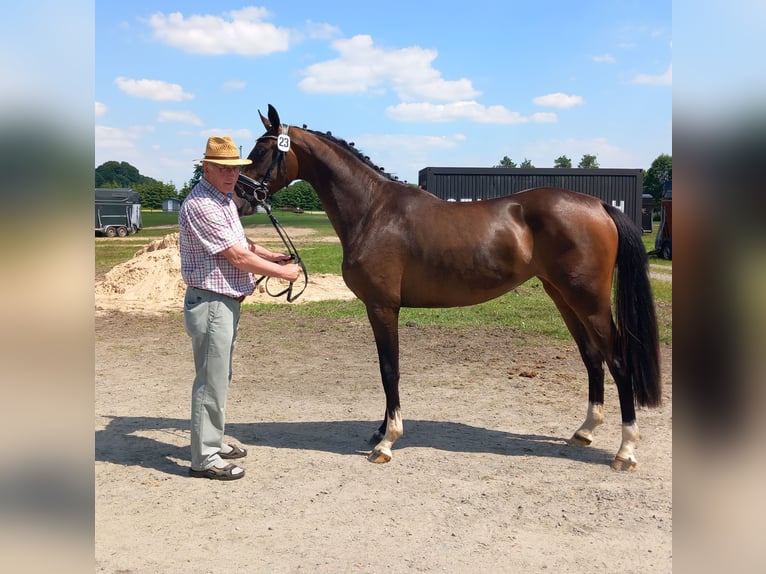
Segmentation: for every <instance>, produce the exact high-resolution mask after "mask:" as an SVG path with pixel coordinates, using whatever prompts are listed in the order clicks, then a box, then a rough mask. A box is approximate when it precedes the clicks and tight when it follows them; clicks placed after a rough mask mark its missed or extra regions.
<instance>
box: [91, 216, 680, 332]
mask: <svg viewBox="0 0 766 574" xmlns="http://www.w3.org/2000/svg"><path fill="white" fill-rule="evenodd" d="M275 216H276V217H277V219H278V220H279V221H280V223H281V224H282V225H284V226H285V227H309V228H311V229H315V230H316V231H317V233H318V234H319V235H322V236H333V235H335V231H334V230H333V228H332V226H331V225H330V222H329V221H328V220H327V217H326V216H325V215H324V214H313V213H302V214H296V213H290V212H284V213H283V212H277V213H275ZM142 218H143V222H144V229H142V230H141V231H140V232H139V233H138V234H136V235H132V236H130V237H127V238H123V239H118V238H115V239H98V240H96V250H95V251H96V277H101V276H103V274H104V273H106V271H108V270H109V269H111V267H113V266H114V265H117V264H119V263H122V262H124V261H126V260H128V259H130V258H131V257H133V255H134V254H135V253H136V251H138V250H139V249H140V248H141V247H143V246H144V245H146V244H147V243H149V242H150V241H152V240H153V239H156V238H158V237H163V236H164V235H166V234H168V233H169V232H170V233H172V232H174V231H176V229H168V228H167V227H165V226H175V225H177V224H178V218H177V215H176V214H171V213H162V212H148V213H147V212H144V213H143V214H142ZM242 221H243V224H244V225H245V227H247V226H252V225H267V226H270V225H271V224H270V222H269V219H268V216H267V215H266V214H255V215H251V216H248V217H245V218H243V220H242ZM149 222H152V225H153V226H154V227H152V226H150V225H149ZM158 226H159V227H158ZM655 234H656V231H655V232H653V233H651V234H644V236H643V239H644V244H645V245H646V246H647V251H649V250H651V249H653V248H654V236H655ZM267 246H268V247H270V248H273V249H279V248H280V247H281V245H280V244H279V242H278V241H277V242H274V243H269V244H267ZM296 247H297V248H298V251H299V253H300V255H301V257H302V258H303V260H304V262H305V264H306V267H307V269H308V270H309V275H311V274H315V273H334V274H340V268H341V262H342V249H341V246H340V245H339V244H337V243H327V242H306V243H301V242H299V243H298V244H297V245H296ZM650 262H651V263H652V264H654V263H660V264H665V265H668V266H670V265H671V262H670V261H665V260H663V259H659V258H651V260H650ZM652 288H653V291H654V296H655V302H656V304H657V314H658V321H659V329H660V340H661V342H663V343H666V344H671V343H672V338H673V324H672V286H671V284H670V283H668V282H665V281H658V280H652ZM248 307H251V308H255V309H257V310H258V312H259V313H281V314H285V315H286V316H293V317H297V318H299V317H316V316H321V317H330V318H357V319H360V320H366V311H365V308H364V305H363V304H362V303H361V302H360V301H358V300H353V301H317V302H311V303H304V304H301V305H277V304H259V305H253V306H248ZM399 319H400V323H401V324H407V323H409V324H416V325H423V326H429V325H431V326H449V327H453V328H463V327H481V326H486V327H508V328H512V329H517V330H519V331H525V332H529V333H534V334H539V335H545V336H549V337H553V338H556V339H564V340H566V339H570V338H571V336H570V335H569V332H568V331H567V329H566V327H565V325H564V322H563V320H562V319H561V316H560V315H559V313H558V310H557V309H556V307H555V306H554V305H553V302H552V301H551V300H550V298H549V297H548V296H547V294H546V293H545V291H544V289H543V287H542V284H541V283H540V281H539V280H537V279H531V280H530V281H527V282H526V283H525V284H523V285H521V286H519V287H518V288H516V289H514V290H513V291H511V292H510V293H507V294H505V295H503V296H502V297H498V298H497V299H494V300H492V301H488V302H486V303H482V304H480V305H474V306H471V307H452V308H447V309H407V308H405V309H402V310H401V312H400V315H399Z"/></svg>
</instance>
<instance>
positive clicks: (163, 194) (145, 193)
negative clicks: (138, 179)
mask: <svg viewBox="0 0 766 574" xmlns="http://www.w3.org/2000/svg"><path fill="white" fill-rule="evenodd" d="M132 187H133V191H135V192H137V193H138V195H139V196H141V207H142V208H144V209H161V208H162V200H163V199H167V198H174V197H178V190H176V186H175V185H173V184H172V183H162V182H161V181H157V180H152V181H148V182H145V183H139V184H138V185H134V186H132Z"/></svg>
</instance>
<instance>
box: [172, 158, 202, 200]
mask: <svg viewBox="0 0 766 574" xmlns="http://www.w3.org/2000/svg"><path fill="white" fill-rule="evenodd" d="M201 179H202V162H200V163H198V164H195V166H194V174H193V175H192V177H191V179H190V180H189V181H187V182H186V183H185V184H184V186H183V187H182V188H181V191H179V192H178V199H180V200H181V201H183V200H184V199H186V196H187V195H189V194H190V193H191V190H192V189H194V186H195V185H197V184H198V183H199V180H201Z"/></svg>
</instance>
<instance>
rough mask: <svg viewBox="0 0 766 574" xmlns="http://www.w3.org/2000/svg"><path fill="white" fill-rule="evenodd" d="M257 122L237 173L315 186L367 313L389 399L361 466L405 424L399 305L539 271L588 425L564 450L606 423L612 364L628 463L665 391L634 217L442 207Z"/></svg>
mask: <svg viewBox="0 0 766 574" xmlns="http://www.w3.org/2000/svg"><path fill="white" fill-rule="evenodd" d="M258 114H259V116H260V117H261V121H262V123H263V125H264V127H265V128H266V132H265V133H264V134H263V135H262V136H261V137H259V138H258V139H257V141H256V143H255V147H254V148H253V149H252V151H251V152H250V154H249V155H248V158H249V159H250V160H252V164H251V165H248V166H245V167H244V168H243V170H242V175H243V176H245V178H243V179H246V178H251V181H252V180H255V181H256V182H260V185H262V189H265V188H268V193H269V194H271V193H276V192H277V191H278V190H280V189H282V188H283V187H285V186H286V185H288V184H289V183H290V182H292V181H294V180H296V179H302V180H305V181H307V182H309V183H310V184H311V185H312V186H313V188H314V189H315V190H316V193H317V195H318V196H319V199H320V201H321V202H322V205H323V207H324V209H325V212H326V213H327V217H328V218H329V220H330V222H331V223H332V226H333V228H334V229H335V232H336V233H337V235H338V237H339V238H340V242H341V244H342V247H343V263H342V272H343V279H344V281H345V283H346V285H347V286H348V287H349V289H351V291H352V292H353V293H354V294H355V295H356V296H357V297H358V298H359V299H360V300H361V301H362V302H363V303H364V305H365V306H366V309H367V317H368V319H369V322H370V325H371V327H372V331H373V334H374V337H375V344H376V347H377V352H378V363H379V368H380V375H381V378H382V382H383V390H384V392H385V397H386V409H385V414H384V418H383V422H382V424H381V425H380V427H379V428H378V429H377V431H376V432H375V434H374V435H373V437H372V439H371V444H375V443H377V444H375V446H374V448H373V450H372V452H371V453H370V454H369V457H368V460H370V461H371V462H378V463H380V462H388V461H390V460H391V457H392V451H391V449H392V446H393V444H394V443H395V442H396V440H397V439H398V438H399V437H401V436H402V434H403V430H404V429H403V425H402V415H401V408H400V403H399V330H398V329H399V311H400V309H401V308H402V307H456V306H466V305H474V304H477V303H482V302H485V301H488V300H490V299H494V298H496V297H498V296H500V295H503V294H504V293H507V292H508V291H510V290H511V289H514V288H515V287H517V286H519V285H520V284H522V283H524V282H525V281H527V280H528V279H530V278H532V277H537V278H539V280H540V281H541V282H542V284H543V287H544V288H545V291H546V293H547V294H548V295H549V296H550V298H551V299H552V300H553V302H554V303H555V305H556V307H557V308H558V310H559V312H560V313H561V316H562V317H563V319H564V322H565V324H566V326H567V328H568V329H569V332H570V333H571V334H572V337H573V338H574V340H575V342H576V344H577V347H578V349H579V352H580V355H581V357H582V360H583V363H584V364H585V369H586V371H587V373H588V406H587V412H586V417H585V421H584V422H583V423H582V425H581V426H580V427H579V428H578V429H577V430H576V431H575V433H574V435H573V436H572V438H571V439H570V440H569V442H570V444H575V445H582V446H586V445H590V444H591V442H592V441H593V433H594V430H595V429H596V427H598V426H599V425H600V424H602V423H603V422H604V363H606V365H607V367H608V368H609V371H610V373H611V374H612V377H613V378H614V381H615V383H616V385H617V392H618V396H619V403H620V410H621V414H622V442H621V444H620V448H619V450H618V451H617V454H616V456H615V458H614V461H613V462H612V467H613V468H615V469H617V470H633V469H634V468H636V465H637V461H636V456H635V452H634V451H635V447H636V443H637V441H638V439H639V432H638V425H637V423H636V412H635V406H636V404H637V405H639V406H647V407H655V406H658V405H660V403H661V394H662V389H661V382H660V361H659V337H658V329H657V319H656V315H655V307H654V299H653V296H652V292H651V286H650V282H649V273H648V258H647V255H646V250H645V248H644V245H643V242H642V239H641V230H639V229H638V227H637V226H636V225H635V224H634V223H633V221H632V220H630V219H629V218H628V217H627V216H626V215H624V214H623V213H622V212H621V211H620V210H619V209H617V208H615V207H612V206H610V205H607V204H605V203H603V202H602V201H601V200H600V199H597V198H595V197H592V196H589V195H584V194H580V193H575V192H573V191H569V190H565V189H557V188H551V187H541V188H535V189H529V190H525V191H523V192H520V193H516V194H514V195H511V196H508V197H499V198H495V199H490V200H485V201H480V202H472V203H456V202H448V201H444V200H441V199H439V198H437V197H435V196H434V195H432V194H430V193H428V192H427V191H425V190H422V189H419V188H417V187H415V186H412V185H407V184H404V183H401V182H397V181H394V180H392V179H391V178H390V177H389V176H388V175H386V174H384V173H383V172H382V170H381V169H379V168H377V167H375V166H374V165H373V164H372V162H370V161H369V158H367V157H366V156H363V155H362V154H361V153H360V152H359V151H358V150H357V149H356V148H354V147H353V146H352V145H349V144H348V143H346V142H344V141H343V140H339V139H337V138H335V137H333V136H332V135H330V134H322V133H319V132H316V131H313V130H308V129H307V128H305V126H304V128H297V127H295V126H288V125H283V124H282V123H281V122H280V119H279V114H278V113H277V111H276V109H274V107H273V106H272V105H270V104H269V108H268V117H264V116H263V114H262V113H261V112H260V111H259V112H258ZM239 201H240V203H241V198H239ZM251 211H252V210H251ZM615 274H616V281H615V289H614V290H615V296H614V297H615V310H614V314H615V316H614V318H613V316H612V286H613V278H614V276H615ZM615 321H616V323H615Z"/></svg>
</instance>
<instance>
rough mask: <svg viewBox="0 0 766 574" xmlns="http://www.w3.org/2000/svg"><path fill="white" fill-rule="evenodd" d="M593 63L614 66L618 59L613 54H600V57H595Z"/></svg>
mask: <svg viewBox="0 0 766 574" xmlns="http://www.w3.org/2000/svg"><path fill="white" fill-rule="evenodd" d="M593 61H594V62H597V63H599V64H614V63H615V62H616V61H617V59H616V58H615V57H614V56H612V55H611V54H599V55H598V56H593Z"/></svg>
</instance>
